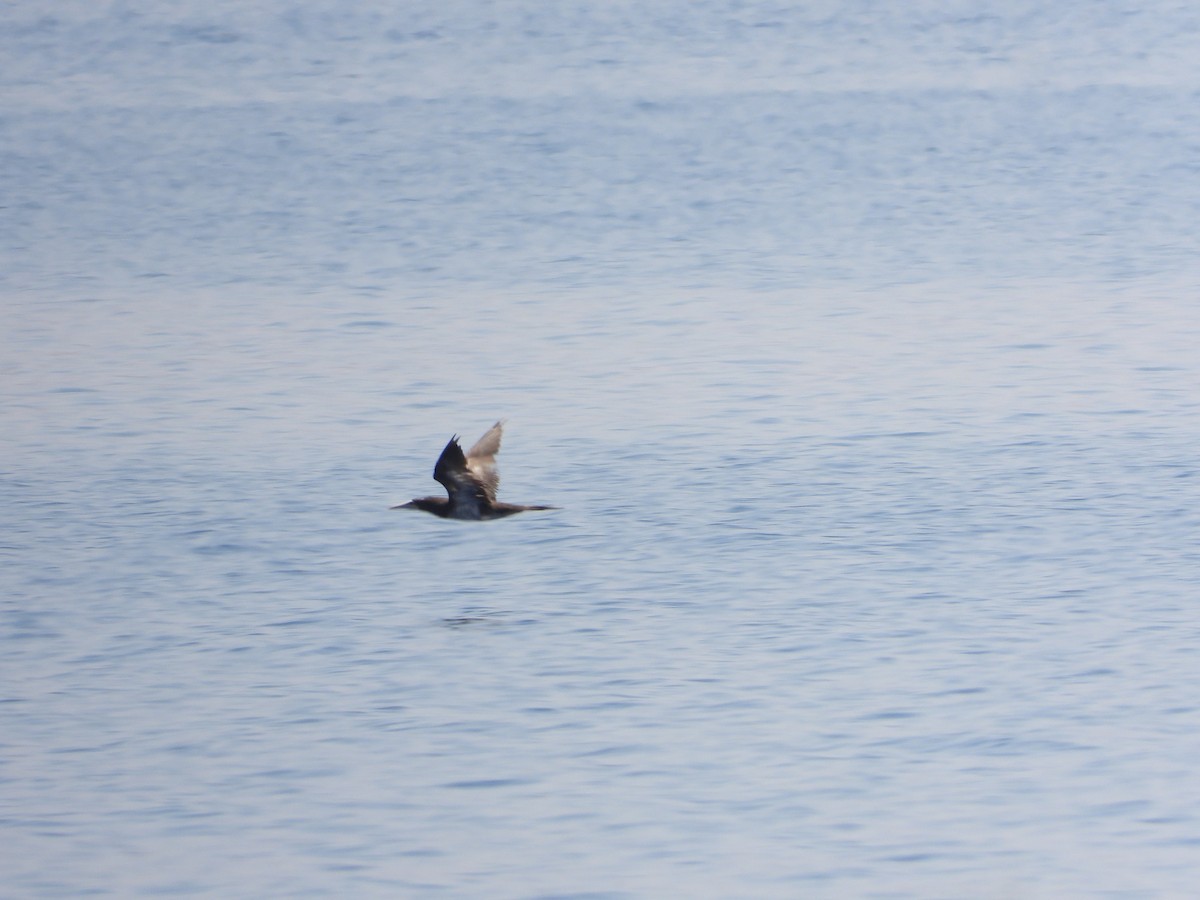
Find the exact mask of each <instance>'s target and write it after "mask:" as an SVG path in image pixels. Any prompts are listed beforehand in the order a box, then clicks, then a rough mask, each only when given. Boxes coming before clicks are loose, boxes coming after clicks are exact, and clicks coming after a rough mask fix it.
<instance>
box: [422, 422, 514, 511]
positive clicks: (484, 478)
mask: <svg viewBox="0 0 1200 900" xmlns="http://www.w3.org/2000/svg"><path fill="white" fill-rule="evenodd" d="M502 427H503V423H502V422H497V423H496V424H495V425H493V426H492V427H491V428H490V429H489V430H488V433H487V434H485V435H484V436H483V437H481V438H480V439H479V440H478V441H476V442H475V446H473V447H472V448H471V449H470V450H469V451H468V452H467V453H465V454H464V453H463V450H462V447H461V446H460V445H459V443H458V435H455V436H454V437H452V438H450V443H448V444H446V447H445V449H444V450H442V455H441V456H439V457H438V461H437V464H436V465H435V466H434V467H433V477H434V480H435V481H437V482H439V483H440V484H441V485H442V487H444V488H445V489H446V493H447V494H449V495H450V505H451V507H452V508H454V509H456V510H458V517H460V518H470V517H471V516H470V513H471V512H474V513H475V514H476V515H479V514H481V513H482V512H483V511H484V509H485V508H486V507H489V506H490V505H491V504H492V503H494V502H495V501H496V488H497V487H498V486H499V484H500V473H499V472H497V471H496V454H497V453H498V452H499V451H500V433H501V429H502ZM463 514H466V515H463Z"/></svg>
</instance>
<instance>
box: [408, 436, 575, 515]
mask: <svg viewBox="0 0 1200 900" xmlns="http://www.w3.org/2000/svg"><path fill="white" fill-rule="evenodd" d="M503 428H504V422H503V421H500V422H497V423H496V424H495V425H493V426H492V427H491V428H489V429H488V431H487V434H485V435H484V436H483V437H481V438H480V439H479V440H478V441H476V442H475V446H473V447H472V448H471V449H470V450H468V451H467V452H466V454H464V453H463V450H462V447H460V446H459V443H458V435H455V436H454V437H452V438H450V443H448V444H447V445H446V448H445V449H444V450H443V451H442V455H441V456H439V457H438V461H437V464H436V465H435V466H434V467H433V478H434V480H435V481H437V482H439V483H440V484H441V485H442V487H444V488H445V489H446V493H447V494H448V495H449V496H448V497H418V498H417V499H415V500H410V501H408V502H407V503H401V504H400V505H399V506H393V507H392V509H423V510H424V511H425V512H428V513H433V514H434V515H435V516H440V517H441V518H443V519H500V518H503V517H504V516H511V515H512V514H513V513H519V512H525V511H526V510H532V509H557V508H558V507H556V506H521V505H518V504H516V503H501V502H500V501H499V500H497V499H496V488H498V487H499V486H500V473H499V471H497V469H496V454H497V453H499V452H500V437H501V432H502V430H503Z"/></svg>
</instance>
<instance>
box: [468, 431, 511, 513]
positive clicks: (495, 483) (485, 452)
mask: <svg viewBox="0 0 1200 900" xmlns="http://www.w3.org/2000/svg"><path fill="white" fill-rule="evenodd" d="M503 431H504V421H503V420H501V421H499V422H497V423H496V424H495V425H493V426H492V427H491V428H489V429H488V430H487V434H485V435H484V436H483V437H481V438H480V439H479V440H477V441H476V442H475V445H474V446H473V447H472V448H471V449H470V450H468V451H467V456H466V461H465V465H466V467H467V470H468V471H469V472H470V473H471V475H472V476H474V478H475V480H476V482H478V484H479V486H480V487H481V488H482V489H483V492H484V494H486V496H487V498H488V500H490V501H492V502H493V503H494V502H495V500H496V491H497V490H498V489H499V487H500V471H499V469H497V468H496V454H497V453H499V452H500V438H501V437H502V436H503ZM460 452H461V451H460Z"/></svg>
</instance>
